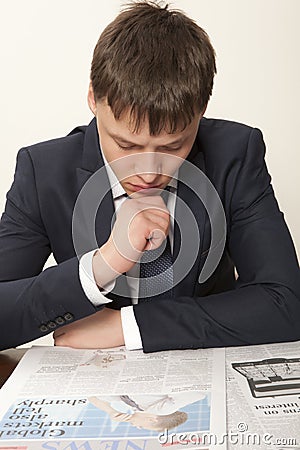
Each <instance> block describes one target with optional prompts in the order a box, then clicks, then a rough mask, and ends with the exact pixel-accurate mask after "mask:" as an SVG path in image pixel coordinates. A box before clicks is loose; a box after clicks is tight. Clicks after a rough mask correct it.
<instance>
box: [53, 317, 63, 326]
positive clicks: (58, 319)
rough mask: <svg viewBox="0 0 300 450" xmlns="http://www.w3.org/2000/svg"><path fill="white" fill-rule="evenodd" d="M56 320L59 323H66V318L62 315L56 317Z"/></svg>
mask: <svg viewBox="0 0 300 450" xmlns="http://www.w3.org/2000/svg"><path fill="white" fill-rule="evenodd" d="M55 322H56V323H57V325H63V324H64V323H65V319H64V318H63V317H61V316H58V317H56V319H55Z"/></svg>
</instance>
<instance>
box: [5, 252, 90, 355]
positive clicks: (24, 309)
mask: <svg viewBox="0 0 300 450" xmlns="http://www.w3.org/2000/svg"><path fill="white" fill-rule="evenodd" d="M78 264H79V263H78V259H77V258H76V257H74V258H72V259H70V260H68V261H65V262H63V263H61V264H58V265H57V266H54V267H50V268H48V269H46V270H44V271H43V272H41V273H40V274H39V275H38V276H36V277H31V278H26V279H21V280H16V281H8V282H4V281H3V282H1V283H0V299H1V315H0V348H1V349H5V348H9V347H15V346H17V345H20V344H22V343H25V342H28V341H30V340H33V339H36V338H38V337H40V336H43V335H45V334H47V333H50V332H52V331H54V330H55V329H56V328H58V327H59V326H61V325H65V324H66V323H70V322H72V321H75V320H78V319H81V318H82V317H84V316H87V315H89V314H92V313H93V312H95V311H96V309H95V307H94V306H93V305H92V304H91V303H90V302H89V300H88V299H87V297H86V296H85V294H84V292H83V290H82V287H81V284H80V280H79V276H78ZM57 322H60V323H57ZM12 330H14V332H12Z"/></svg>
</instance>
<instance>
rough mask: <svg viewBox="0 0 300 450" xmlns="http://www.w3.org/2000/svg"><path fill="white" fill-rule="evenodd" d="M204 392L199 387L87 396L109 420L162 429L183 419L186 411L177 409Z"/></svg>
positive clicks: (185, 417)
mask: <svg viewBox="0 0 300 450" xmlns="http://www.w3.org/2000/svg"><path fill="white" fill-rule="evenodd" d="M204 398H205V394H203V393H202V392H199V391H186V392H177V393H176V392H175V393H173V394H170V395H169V394H157V395H155V394H148V395H141V394H135V395H130V396H128V395H110V396H103V395H101V396H99V397H98V396H97V397H96V396H93V397H89V399H88V400H89V402H90V403H92V404H93V405H94V406H96V407H97V408H99V409H101V410H102V411H105V412H107V413H108V414H109V416H110V418H111V420H114V421H118V422H129V423H130V424H131V425H133V426H136V427H138V428H145V429H148V430H157V431H164V430H170V429H172V428H175V427H177V426H179V425H181V424H182V423H184V422H186V420H187V418H188V414H187V413H186V412H184V411H179V409H183V408H184V407H186V406H188V405H191V404H192V403H195V402H197V401H200V400H203V399H204Z"/></svg>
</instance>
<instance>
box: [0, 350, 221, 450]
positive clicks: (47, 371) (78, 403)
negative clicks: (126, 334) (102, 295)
mask: <svg viewBox="0 0 300 450" xmlns="http://www.w3.org/2000/svg"><path fill="white" fill-rule="evenodd" d="M225 396H226V388H225V351H224V349H201V350H183V351H181V350H176V351H172V352H159V353H151V354H144V353H143V352H142V351H131V352H127V351H126V350H125V349H123V348H118V349H109V350H75V349H67V348H62V347H33V348H31V349H30V350H29V351H28V352H27V353H26V354H25V356H24V357H23V359H22V360H21V362H20V363H19V365H18V367H17V368H16V370H15V371H14V373H13V374H12V375H11V377H10V378H9V380H8V381H7V382H6V383H5V385H4V386H3V388H2V389H1V390H0V449H3V448H5V449H6V448H7V449H8V448H22V449H23V450H25V449H26V450H27V449H29V450H35V449H48V450H67V449H68V450H77V449H85V450H95V449H97V450H152V449H153V450H156V449H162V448H172V449H173V448H174V449H178V448H181V449H182V448H203V449H215V448H218V449H225V448H226V445H225V441H224V439H222V437H223V436H224V435H225V433H226V398H225ZM215 443H217V444H218V445H217V446H215V445H214V444H215ZM210 444H211V445H210Z"/></svg>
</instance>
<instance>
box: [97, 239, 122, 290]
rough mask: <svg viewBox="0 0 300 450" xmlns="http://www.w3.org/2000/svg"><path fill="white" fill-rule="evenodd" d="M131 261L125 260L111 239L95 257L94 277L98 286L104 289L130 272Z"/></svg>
mask: <svg viewBox="0 0 300 450" xmlns="http://www.w3.org/2000/svg"><path fill="white" fill-rule="evenodd" d="M129 264H130V261H128V260H127V259H126V258H124V257H123V256H122V255H121V254H120V253H119V252H118V250H117V249H116V247H115V246H114V243H113V242H112V240H111V239H109V240H108V241H107V242H106V243H105V244H104V245H103V246H102V247H100V248H99V249H98V250H97V251H96V252H95V254H94V256H93V262H92V266H93V275H94V279H95V281H96V284H97V285H98V286H99V287H101V288H103V287H104V286H105V285H106V284H108V283H110V282H111V281H113V280H115V279H116V278H117V277H118V276H119V275H121V274H122V273H124V272H126V271H127V270H129V268H130V267H129Z"/></svg>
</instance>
